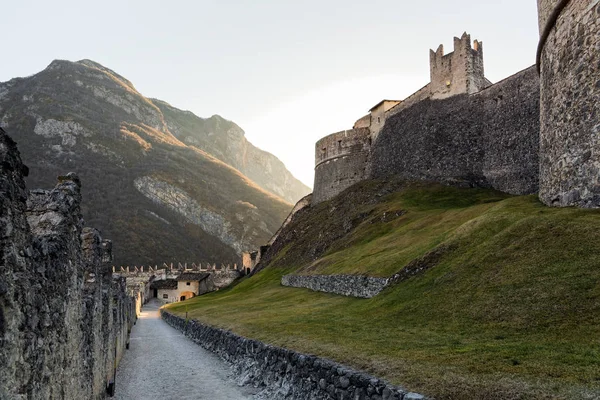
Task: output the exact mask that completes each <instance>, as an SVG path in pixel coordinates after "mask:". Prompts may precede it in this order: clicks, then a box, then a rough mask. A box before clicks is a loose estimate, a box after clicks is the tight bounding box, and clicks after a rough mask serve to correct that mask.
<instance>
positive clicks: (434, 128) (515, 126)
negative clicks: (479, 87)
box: [370, 67, 539, 194]
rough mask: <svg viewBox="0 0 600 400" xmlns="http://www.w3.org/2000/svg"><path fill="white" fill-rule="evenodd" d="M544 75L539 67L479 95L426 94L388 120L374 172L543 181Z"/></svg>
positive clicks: (494, 182)
mask: <svg viewBox="0 0 600 400" xmlns="http://www.w3.org/2000/svg"><path fill="white" fill-rule="evenodd" d="M538 142H539V80H538V77H537V73H536V71H535V67H532V68H529V69H527V70H524V71H521V72H520V73H518V74H515V75H513V76H511V77H510V78H507V79H505V80H504V81H502V82H500V83H498V84H496V85H494V86H491V87H489V88H488V89H486V90H484V91H482V92H480V93H477V94H475V95H459V96H454V97H451V98H448V99H443V100H431V99H425V100H422V101H421V102H418V103H415V104H413V106H411V107H408V108H405V109H403V110H401V111H399V112H398V113H396V114H395V115H392V116H390V117H389V118H388V120H387V121H386V125H385V127H384V128H383V130H382V131H381V133H380V134H379V137H378V139H377V141H375V142H374V144H373V148H372V154H371V160H370V171H371V174H370V176H371V177H374V178H382V177H386V176H391V175H399V176H401V177H403V178H405V179H409V180H428V181H435V182H441V183H449V184H464V185H469V186H480V187H493V188H495V189H498V190H501V191H504V192H507V193H512V194H531V193H536V191H537V189H538V178H537V177H538Z"/></svg>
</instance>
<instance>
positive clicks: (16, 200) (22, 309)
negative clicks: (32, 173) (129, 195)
mask: <svg viewBox="0 0 600 400" xmlns="http://www.w3.org/2000/svg"><path fill="white" fill-rule="evenodd" d="M26 175H27V168H26V167H25V166H24V165H23V163H22V162H21V159H20V156H19V152H18V150H17V147H16V145H15V143H14V142H13V141H12V140H11V139H10V138H9V137H8V136H7V135H6V133H5V132H4V131H2V130H1V129H0V257H1V259H0V265H1V267H0V398H2V399H20V398H23V399H24V398H32V399H50V398H57V399H99V398H103V397H104V396H105V394H106V393H107V388H109V387H111V384H114V372H115V365H116V364H118V361H119V358H120V356H121V354H122V352H123V350H124V349H125V347H126V342H127V337H128V332H129V328H130V326H131V324H132V323H133V321H134V319H135V312H134V310H133V303H132V299H131V297H130V296H128V295H127V293H126V291H125V281H124V279H121V278H118V277H117V278H116V279H113V276H112V273H111V271H110V269H109V267H108V266H107V265H106V264H105V263H103V260H104V259H106V258H109V257H108V256H107V254H106V253H107V246H106V243H107V242H105V241H102V239H101V237H100V235H99V233H98V232H97V231H95V230H92V229H89V228H88V229H84V228H83V220H82V217H81V209H80V204H81V192H80V188H81V186H80V182H79V179H78V178H77V176H76V175H74V174H69V175H67V176H64V177H61V178H59V183H58V184H57V185H56V187H55V188H54V189H52V190H50V191H45V190H35V191H32V192H31V193H27V191H26V189H25V183H24V179H23V178H24V176H26Z"/></svg>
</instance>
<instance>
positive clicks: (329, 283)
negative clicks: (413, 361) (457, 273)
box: [281, 244, 456, 299]
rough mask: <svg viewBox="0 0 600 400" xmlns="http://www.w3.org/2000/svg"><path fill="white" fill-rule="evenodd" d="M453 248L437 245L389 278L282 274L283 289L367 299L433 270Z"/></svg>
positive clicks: (449, 245) (446, 245) (451, 246)
mask: <svg viewBox="0 0 600 400" xmlns="http://www.w3.org/2000/svg"><path fill="white" fill-rule="evenodd" d="M455 248H456V245H454V244H441V245H439V246H438V247H436V248H435V249H433V250H431V251H430V252H428V253H426V254H425V255H423V256H422V257H419V258H416V259H414V260H412V261H411V262H410V263H408V264H407V265H406V266H405V267H404V268H402V270H400V272H398V273H396V274H394V275H393V276H391V277H389V278H373V277H369V276H362V275H284V276H283V277H282V278H281V284H282V285H283V286H289V287H297V288H305V289H311V290H315V291H318V292H325V293H333V294H341V295H344V296H351V297H359V298H364V299H370V298H371V297H374V296H377V295H378V294H379V293H381V292H382V291H383V290H384V289H385V288H387V287H388V286H392V285H395V284H397V283H399V282H402V281H405V280H407V279H409V278H411V277H413V276H415V275H418V274H421V273H423V272H425V271H427V270H428V269H429V268H432V267H435V266H436V265H437V264H438V263H439V262H440V260H441V258H442V257H443V256H444V255H445V254H446V253H448V252H450V251H453V250H454V249H455Z"/></svg>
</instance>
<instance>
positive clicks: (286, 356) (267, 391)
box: [161, 309, 425, 400]
mask: <svg viewBox="0 0 600 400" xmlns="http://www.w3.org/2000/svg"><path fill="white" fill-rule="evenodd" d="M161 315H162V318H163V319H164V320H165V321H166V322H167V323H168V324H169V325H171V326H172V327H174V328H175V329H177V330H179V331H181V332H182V333H183V334H184V335H185V336H187V337H188V338H190V339H192V340H193V341H194V342H196V343H197V344H199V345H200V346H202V347H204V348H205V349H207V350H209V351H211V352H213V353H215V354H217V355H219V356H220V357H221V358H223V359H224V360H225V361H226V362H228V363H229V364H230V365H232V367H233V368H234V370H235V372H236V376H237V380H238V384H240V385H253V386H254V387H257V388H262V392H261V393H260V395H261V396H264V398H268V399H298V400H305V399H349V400H350V399H352V400H354V399H357V400H375V399H377V400H419V399H425V397H423V396H421V395H419V394H416V393H407V392H406V391H405V390H403V389H402V388H400V387H397V386H392V385H390V384H388V383H387V382H385V381H383V380H380V379H377V378H374V377H372V376H369V375H367V374H364V373H362V372H358V371H355V370H352V369H350V368H347V367H344V366H343V365H340V364H336V363H334V362H332V361H329V360H325V359H322V358H319V357H315V356H310V355H304V354H300V353H296V352H294V351H291V350H287V349H283V348H279V347H274V346H269V345H266V344H264V343H262V342H259V341H257V340H252V339H247V338H244V337H241V336H238V335H236V334H234V333H232V332H229V331H225V330H223V329H217V328H213V327H210V326H207V325H204V324H201V323H199V322H198V321H194V320H188V321H186V320H185V319H183V318H181V317H178V316H176V315H173V314H171V313H169V312H167V311H165V310H164V309H162V310H161Z"/></svg>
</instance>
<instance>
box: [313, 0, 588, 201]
mask: <svg viewBox="0 0 600 400" xmlns="http://www.w3.org/2000/svg"><path fill="white" fill-rule="evenodd" d="M538 8H539V11H540V33H541V39H540V45H539V49H538V62H537V65H536V66H533V67H530V68H527V69H525V70H523V71H520V72H518V73H516V74H514V75H513V76H511V77H509V78H506V79H504V80H502V81H501V82H498V83H496V84H492V83H491V82H490V81H489V80H488V79H486V78H485V75H484V67H483V43H482V42H479V41H477V40H475V41H474V42H471V37H470V36H469V35H468V34H467V33H465V34H463V35H462V36H461V37H460V38H454V51H453V52H451V53H449V54H444V48H443V46H441V45H440V46H439V47H438V49H437V50H436V51H433V50H431V51H430V76H431V79H430V82H429V83H428V84H427V85H425V86H424V87H423V88H422V89H420V90H418V91H417V92H415V93H414V94H412V95H411V96H409V97H407V98H406V99H404V100H403V101H399V100H382V101H381V102H379V103H378V104H377V105H375V106H374V107H373V108H371V110H370V112H369V114H368V115H366V116H364V117H362V118H360V119H359V120H357V121H356V123H355V124H354V126H353V128H352V129H349V130H345V131H342V132H337V133H334V134H332V135H329V136H326V137H324V138H322V139H321V140H319V141H318V142H317V143H316V146H315V181H314V192H313V197H312V203H313V204H316V203H319V202H322V201H325V200H328V199H331V198H333V197H335V196H336V195H337V194H339V193H341V192H342V191H344V190H345V189H346V188H348V187H350V186H352V185H353V184H355V183H357V182H359V181H362V180H364V179H370V178H385V177H388V176H391V175H399V176H401V177H403V178H405V179H408V180H426V181H433V182H441V183H449V184H460V185H468V186H477V187H490V188H494V189H497V190H500V191H503V192H506V193H511V194H516V195H524V194H534V193H539V196H540V199H541V200H542V201H543V202H544V203H545V204H547V205H552V206H580V207H600V110H599V104H600V62H599V61H600V57H599V54H600V40H599V39H598V37H599V36H600V35H599V34H598V31H599V30H600V23H599V22H598V21H599V20H600V4H599V3H598V1H597V0H590V1H588V0H570V1H569V0H562V1H559V0H538ZM538 71H539V75H538Z"/></svg>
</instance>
